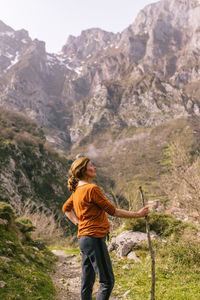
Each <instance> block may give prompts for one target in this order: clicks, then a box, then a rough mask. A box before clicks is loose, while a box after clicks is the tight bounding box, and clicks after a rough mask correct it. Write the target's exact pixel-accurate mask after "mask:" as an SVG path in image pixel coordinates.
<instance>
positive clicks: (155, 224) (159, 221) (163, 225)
mask: <svg viewBox="0 0 200 300" xmlns="http://www.w3.org/2000/svg"><path fill="white" fill-rule="evenodd" d="M125 224H126V229H128V230H134V231H141V232H146V221H145V219H144V218H139V219H127V220H126V221H125ZM149 225H150V230H153V231H155V232H156V233H157V234H158V235H161V236H170V235H171V234H173V233H180V232H182V231H183V230H184V229H185V228H187V227H192V226H191V225H189V224H187V223H185V222H183V221H181V220H177V219H176V218H175V217H173V216H171V215H169V214H165V213H155V212H153V213H151V214H150V216H149Z"/></svg>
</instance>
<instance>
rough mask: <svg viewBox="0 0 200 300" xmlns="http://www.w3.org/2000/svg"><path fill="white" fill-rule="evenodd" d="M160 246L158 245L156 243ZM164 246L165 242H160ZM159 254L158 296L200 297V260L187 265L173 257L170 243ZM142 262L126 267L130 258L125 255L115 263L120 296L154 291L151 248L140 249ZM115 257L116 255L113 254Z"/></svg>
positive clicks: (142, 298)
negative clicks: (199, 262)
mask: <svg viewBox="0 0 200 300" xmlns="http://www.w3.org/2000/svg"><path fill="white" fill-rule="evenodd" d="M157 246H158V245H157ZM161 247H162V246H161ZM155 254H156V287H155V291H156V292H155V297H156V300H163V299H166V300H172V299H173V300H197V299H200V264H193V265H187V264H184V263H182V262H181V261H178V262H176V261H175V260H174V259H173V258H171V257H170V246H169V250H168V253H167V254H166V256H164V257H162V256H161V253H159V248H157V249H156V251H155ZM137 255H138V256H139V257H140V258H141V260H142V263H139V264H133V266H132V267H131V268H130V269H123V266H125V265H126V264H130V263H132V262H131V261H130V260H129V261H128V260H127V259H122V260H120V261H117V262H116V263H115V264H114V265H113V268H114V273H115V278H116V284H115V287H114V290H113V294H115V295H118V297H119V299H121V298H122V297H123V295H124V294H125V293H126V292H127V291H129V292H128V294H127V296H126V299H134V300H148V299H150V293H151V260H150V255H149V253H148V251H144V250H143V251H141V250H140V251H137ZM114 259H115V258H114Z"/></svg>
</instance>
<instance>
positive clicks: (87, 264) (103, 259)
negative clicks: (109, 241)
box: [78, 235, 114, 300]
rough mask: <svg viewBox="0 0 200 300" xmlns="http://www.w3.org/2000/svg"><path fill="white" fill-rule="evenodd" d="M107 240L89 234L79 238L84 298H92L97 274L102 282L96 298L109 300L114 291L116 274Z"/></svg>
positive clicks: (82, 294) (84, 299) (90, 299)
mask: <svg viewBox="0 0 200 300" xmlns="http://www.w3.org/2000/svg"><path fill="white" fill-rule="evenodd" d="M105 240H106V238H105V237H103V238H95V237H92V236H88V235H85V236H81V237H80V238H79V239H78V242H79V247H80V249H81V254H82V282H81V299H82V300H92V288H93V285H94V282H95V274H97V276H98V278H99V283H100V287H99V290H98V294H97V298H96V299H97V300H108V299H109V296H110V294H111V292H112V289H113V286H114V274H113V270H112V264H111V260H110V256H109V253H108V250H107V246H106V242H105Z"/></svg>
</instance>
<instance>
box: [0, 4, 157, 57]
mask: <svg viewBox="0 0 200 300" xmlns="http://www.w3.org/2000/svg"><path fill="white" fill-rule="evenodd" d="M153 2H158V0H139V1H138V0H0V20H1V21H3V22H4V23H6V24H7V25H9V26H11V27H12V28H13V29H14V30H19V29H22V28H24V29H26V30H28V32H29V35H30V37H31V38H32V39H34V38H38V39H39V40H42V41H45V42H46V49H47V51H49V52H58V51H60V50H61V48H62V46H63V45H64V44H65V42H66V40H67V37H68V36H69V35H70V34H71V35H75V36H78V35H79V34H80V33H81V31H82V30H84V29H89V28H93V27H98V28H101V29H104V30H106V31H112V32H115V33H116V32H121V31H122V30H124V29H125V28H127V27H128V26H129V25H130V24H131V23H133V21H134V19H135V17H136V16H137V14H138V12H139V11H140V10H141V9H142V8H144V7H145V6H146V5H147V4H150V3H153Z"/></svg>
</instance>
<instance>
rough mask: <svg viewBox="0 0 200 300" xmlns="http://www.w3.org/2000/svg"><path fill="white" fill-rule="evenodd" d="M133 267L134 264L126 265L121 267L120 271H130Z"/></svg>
mask: <svg viewBox="0 0 200 300" xmlns="http://www.w3.org/2000/svg"><path fill="white" fill-rule="evenodd" d="M133 267H134V264H126V265H125V266H123V267H122V269H124V270H125V269H131V268H133Z"/></svg>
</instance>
